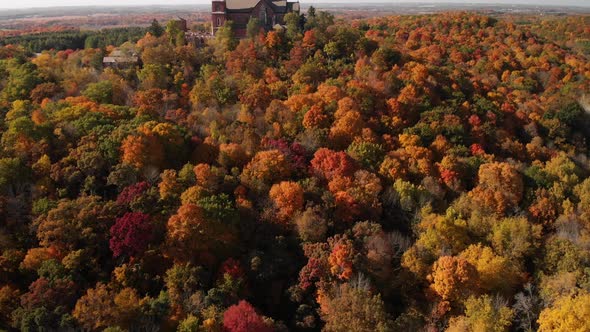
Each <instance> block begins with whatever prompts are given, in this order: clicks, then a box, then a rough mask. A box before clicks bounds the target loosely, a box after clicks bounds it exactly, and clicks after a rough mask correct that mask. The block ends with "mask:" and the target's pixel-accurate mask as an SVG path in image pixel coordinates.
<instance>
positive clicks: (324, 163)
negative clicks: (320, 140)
mask: <svg viewBox="0 0 590 332" xmlns="http://www.w3.org/2000/svg"><path fill="white" fill-rule="evenodd" d="M354 171H355V165H354V161H353V159H352V158H351V157H350V156H349V155H347V154H346V153H345V152H342V151H340V152H335V151H332V150H330V149H326V148H321V149H319V150H317V151H316V153H315V154H314V156H313V159H312V160H311V173H312V174H315V175H316V176H317V177H319V178H322V179H326V180H328V181H330V180H331V179H332V178H334V177H335V176H350V175H352V174H353V173H354Z"/></svg>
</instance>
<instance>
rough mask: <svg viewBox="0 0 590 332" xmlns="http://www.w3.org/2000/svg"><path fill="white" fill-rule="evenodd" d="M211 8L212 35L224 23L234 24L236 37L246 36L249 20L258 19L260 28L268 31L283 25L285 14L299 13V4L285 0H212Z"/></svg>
mask: <svg viewBox="0 0 590 332" xmlns="http://www.w3.org/2000/svg"><path fill="white" fill-rule="evenodd" d="M211 5H212V7H211V11H212V13H211V26H212V29H213V31H212V32H213V34H215V33H216V32H217V30H218V29H219V28H220V27H222V26H223V25H224V24H225V22H226V21H232V22H233V23H234V31H235V35H236V36H237V37H244V36H246V26H247V25H248V21H250V18H258V20H259V22H260V24H261V26H262V27H263V28H264V29H266V30H270V29H272V28H273V27H274V26H276V25H277V24H278V25H283V24H284V23H285V22H284V20H283V18H284V17H285V15H286V14H287V13H290V12H296V13H299V9H300V6H299V2H289V1H287V0H279V1H277V0H213V1H212V4H211Z"/></svg>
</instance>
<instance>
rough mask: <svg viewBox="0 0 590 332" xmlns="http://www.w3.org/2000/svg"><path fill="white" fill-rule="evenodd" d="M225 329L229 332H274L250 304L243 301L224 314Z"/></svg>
mask: <svg viewBox="0 0 590 332" xmlns="http://www.w3.org/2000/svg"><path fill="white" fill-rule="evenodd" d="M223 327H224V328H225V330H226V331H228V332H272V331H274V329H273V328H272V327H270V326H268V325H266V323H265V322H264V320H263V319H262V316H260V315H258V314H257V313H256V310H254V307H252V305H250V303H248V302H246V301H244V300H242V301H240V303H238V304H237V305H233V306H231V307H229V308H228V309H227V311H226V312H225V313H224V314H223Z"/></svg>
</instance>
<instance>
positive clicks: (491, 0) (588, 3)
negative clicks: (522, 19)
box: [0, 0, 590, 9]
mask: <svg viewBox="0 0 590 332" xmlns="http://www.w3.org/2000/svg"><path fill="white" fill-rule="evenodd" d="M300 2H301V3H302V4H318V3H359V1H358V0H300ZM365 2H367V3H393V4H395V3H416V2H419V3H462V4H525V5H539V4H543V5H561V6H582V7H590V0H476V1H466V0H368V1H365ZM207 3H210V1H207V0H192V1H190V0H126V1H121V0H19V1H10V0H0V9H16V8H34V7H61V6H133V5H161V4H164V5H186V4H207Z"/></svg>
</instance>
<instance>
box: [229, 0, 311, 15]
mask: <svg viewBox="0 0 590 332" xmlns="http://www.w3.org/2000/svg"><path fill="white" fill-rule="evenodd" d="M260 1H262V0H225V8H227V9H228V10H230V11H233V10H236V11H237V10H245V9H252V8H254V7H256V5H258V3H259V2H260ZM269 2H270V3H272V4H273V6H274V7H275V10H276V11H282V12H285V11H287V7H288V5H290V4H291V3H288V2H287V0H272V1H269ZM297 4H298V3H297ZM297 7H299V6H297Z"/></svg>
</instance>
